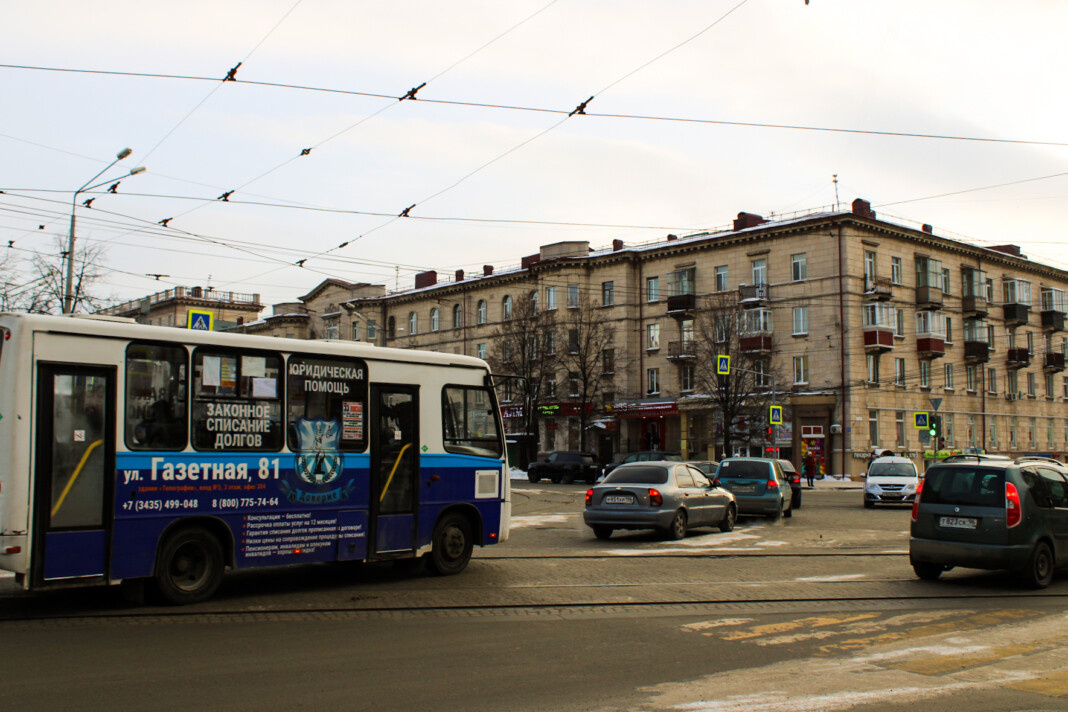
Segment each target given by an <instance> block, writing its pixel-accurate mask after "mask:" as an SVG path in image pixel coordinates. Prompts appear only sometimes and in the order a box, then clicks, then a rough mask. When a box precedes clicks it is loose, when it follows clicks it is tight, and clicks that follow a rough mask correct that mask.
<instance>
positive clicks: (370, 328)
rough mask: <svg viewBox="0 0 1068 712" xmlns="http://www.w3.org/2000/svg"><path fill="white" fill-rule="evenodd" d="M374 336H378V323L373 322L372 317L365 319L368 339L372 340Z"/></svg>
mask: <svg viewBox="0 0 1068 712" xmlns="http://www.w3.org/2000/svg"><path fill="white" fill-rule="evenodd" d="M376 336H378V324H376V323H375V320H374V319H368V320H367V338H368V340H370V341H374V340H375V337H376Z"/></svg>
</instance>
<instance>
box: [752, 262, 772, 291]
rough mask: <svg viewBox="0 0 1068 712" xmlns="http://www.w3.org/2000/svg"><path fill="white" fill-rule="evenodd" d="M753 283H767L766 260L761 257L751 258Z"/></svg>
mask: <svg viewBox="0 0 1068 712" xmlns="http://www.w3.org/2000/svg"><path fill="white" fill-rule="evenodd" d="M752 264H753V284H757V285H759V284H767V283H768V261H767V260H766V259H764V258H763V257H761V258H760V259H756V260H753V263H752Z"/></svg>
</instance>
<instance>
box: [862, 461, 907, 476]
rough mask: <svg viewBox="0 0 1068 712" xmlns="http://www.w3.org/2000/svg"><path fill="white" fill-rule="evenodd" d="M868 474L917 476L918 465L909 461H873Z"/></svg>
mask: <svg viewBox="0 0 1068 712" xmlns="http://www.w3.org/2000/svg"><path fill="white" fill-rule="evenodd" d="M868 475H876V476H878V475H882V476H883V477H915V476H916V467H915V466H914V465H912V464H911V463H908V462H873V463H872V464H871V467H869V468H868Z"/></svg>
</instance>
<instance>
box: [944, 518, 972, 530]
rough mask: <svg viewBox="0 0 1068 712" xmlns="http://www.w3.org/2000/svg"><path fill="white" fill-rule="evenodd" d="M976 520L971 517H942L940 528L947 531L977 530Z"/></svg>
mask: <svg viewBox="0 0 1068 712" xmlns="http://www.w3.org/2000/svg"><path fill="white" fill-rule="evenodd" d="M975 525H976V520H975V519H972V518H971V517H941V518H939V520H938V526H940V527H945V528H946V529H975Z"/></svg>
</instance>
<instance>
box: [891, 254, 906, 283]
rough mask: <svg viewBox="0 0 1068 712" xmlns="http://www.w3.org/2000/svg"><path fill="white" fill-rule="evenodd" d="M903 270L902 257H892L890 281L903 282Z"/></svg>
mask: <svg viewBox="0 0 1068 712" xmlns="http://www.w3.org/2000/svg"><path fill="white" fill-rule="evenodd" d="M902 272H903V270H902V268H901V258H900V257H891V258H890V281H891V282H893V283H894V284H901V274H902Z"/></svg>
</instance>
